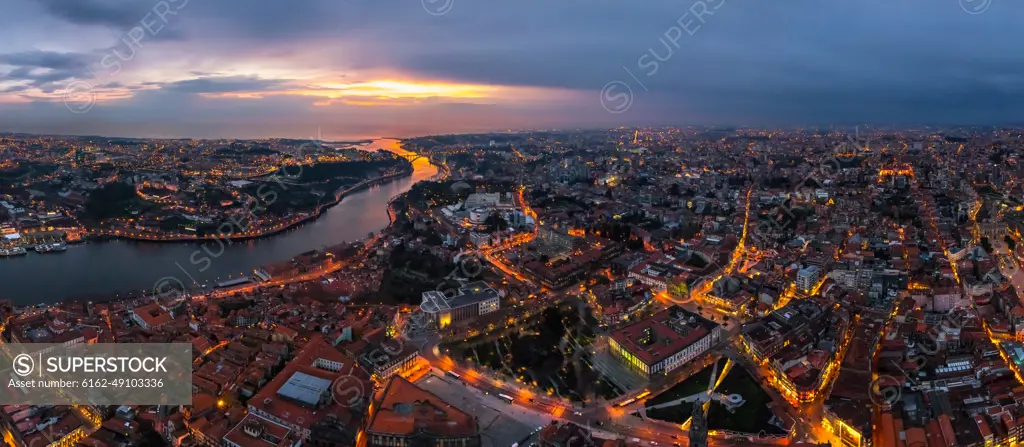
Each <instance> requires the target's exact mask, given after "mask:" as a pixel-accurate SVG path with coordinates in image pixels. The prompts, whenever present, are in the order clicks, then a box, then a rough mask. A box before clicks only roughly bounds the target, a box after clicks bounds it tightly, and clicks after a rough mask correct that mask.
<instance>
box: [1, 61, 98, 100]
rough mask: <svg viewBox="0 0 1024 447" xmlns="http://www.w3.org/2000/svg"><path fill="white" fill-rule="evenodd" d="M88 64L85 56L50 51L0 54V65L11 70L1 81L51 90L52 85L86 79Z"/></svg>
mask: <svg viewBox="0 0 1024 447" xmlns="http://www.w3.org/2000/svg"><path fill="white" fill-rule="evenodd" d="M88 60H89V56H88V55H85V54H80V53H58V52H53V51H27V52H20V53H8V54H0V65H8V66H13V67H14V68H13V69H11V70H10V71H8V72H7V73H5V74H4V75H3V78H0V80H8V81H27V82H28V83H29V85H31V86H34V87H40V88H44V89H52V88H53V85H54V84H55V83H59V82H63V81H67V80H69V79H74V78H80V77H82V76H85V75H86V74H87V73H88V64H87V62H86V61H88ZM22 90H23V89H22ZM14 91H21V90H14Z"/></svg>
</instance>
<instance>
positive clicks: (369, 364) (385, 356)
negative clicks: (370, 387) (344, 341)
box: [358, 331, 420, 383]
mask: <svg viewBox="0 0 1024 447" xmlns="http://www.w3.org/2000/svg"><path fill="white" fill-rule="evenodd" d="M358 356H359V365H360V366H362V367H363V369H365V370H367V371H369V372H370V376H371V377H372V378H373V380H375V381H377V382H380V383H383V382H387V381H388V379H390V378H391V377H392V376H394V375H396V374H399V373H401V372H403V371H406V370H408V369H410V368H412V367H413V366H415V365H416V364H417V362H418V360H419V358H420V352H419V350H418V349H416V346H415V345H414V344H412V343H406V341H405V339H404V338H401V337H390V338H389V337H387V335H386V334H385V332H384V331H377V332H376V333H375V334H373V335H372V336H370V337H367V339H366V344H365V346H364V347H363V349H362V350H361V352H360V353H358Z"/></svg>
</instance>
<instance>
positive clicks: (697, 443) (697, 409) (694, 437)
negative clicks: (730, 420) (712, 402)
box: [690, 404, 708, 447]
mask: <svg viewBox="0 0 1024 447" xmlns="http://www.w3.org/2000/svg"><path fill="white" fill-rule="evenodd" d="M707 446H708V420H707V416H706V415H705V414H704V406H703V405H697V404H695V405H693V416H691V419H690V447H707Z"/></svg>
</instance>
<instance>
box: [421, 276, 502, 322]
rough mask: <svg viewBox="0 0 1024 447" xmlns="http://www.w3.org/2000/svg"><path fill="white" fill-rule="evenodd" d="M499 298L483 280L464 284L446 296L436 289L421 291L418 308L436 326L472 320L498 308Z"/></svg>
mask: <svg viewBox="0 0 1024 447" xmlns="http://www.w3.org/2000/svg"><path fill="white" fill-rule="evenodd" d="M500 305H501V299H500V297H499V296H498V292H497V291H495V290H494V289H492V288H490V287H489V286H488V285H487V283H485V282H483V281H476V282H472V283H469V284H466V285H464V286H462V287H460V288H459V289H458V290H456V291H454V296H452V297H447V296H445V294H444V293H442V292H439V291H437V290H428V291H426V292H423V303H422V304H420V309H423V311H424V312H426V313H427V314H429V315H430V316H431V318H432V320H433V322H434V324H435V325H436V326H437V327H438V328H445V327H448V326H450V325H452V324H457V323H460V322H463V321H468V320H472V319H474V318H476V317H478V316H480V315H486V314H489V313H491V312H495V311H497V310H498V308H499V306H500Z"/></svg>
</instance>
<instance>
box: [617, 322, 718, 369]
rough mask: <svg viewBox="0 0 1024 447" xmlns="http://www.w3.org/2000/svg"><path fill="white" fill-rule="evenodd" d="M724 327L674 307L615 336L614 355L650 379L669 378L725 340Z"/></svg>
mask: <svg viewBox="0 0 1024 447" xmlns="http://www.w3.org/2000/svg"><path fill="white" fill-rule="evenodd" d="M721 332H722V331H721V327H720V326H719V325H718V324H716V323H715V322H712V321H710V320H708V319H706V318H704V317H702V316H700V315H698V314H695V313H693V312H690V311H688V310H685V309H683V308H682V307H679V306H672V307H670V308H668V309H665V310H663V311H661V312H658V313H657V314H654V315H653V316H651V318H648V319H646V320H642V321H638V322H636V323H633V324H631V325H629V326H626V327H624V328H622V329H619V330H616V331H614V332H612V334H611V336H610V339H609V342H608V345H609V348H610V349H611V351H612V354H613V355H615V356H616V357H618V358H619V359H621V360H622V361H623V362H624V363H626V364H627V365H628V366H630V367H631V368H634V369H636V370H637V371H639V372H640V373H642V374H643V375H646V376H649V377H650V376H654V375H656V374H668V373H669V372H671V371H672V370H674V369H676V368H679V367H680V366H683V365H685V364H686V363H687V362H689V361H690V360H693V359H694V358H696V357H697V356H699V355H701V354H703V353H704V352H706V351H707V350H709V349H711V347H712V346H714V345H716V344H717V343H718V342H719V340H721V337H722V335H721Z"/></svg>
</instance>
